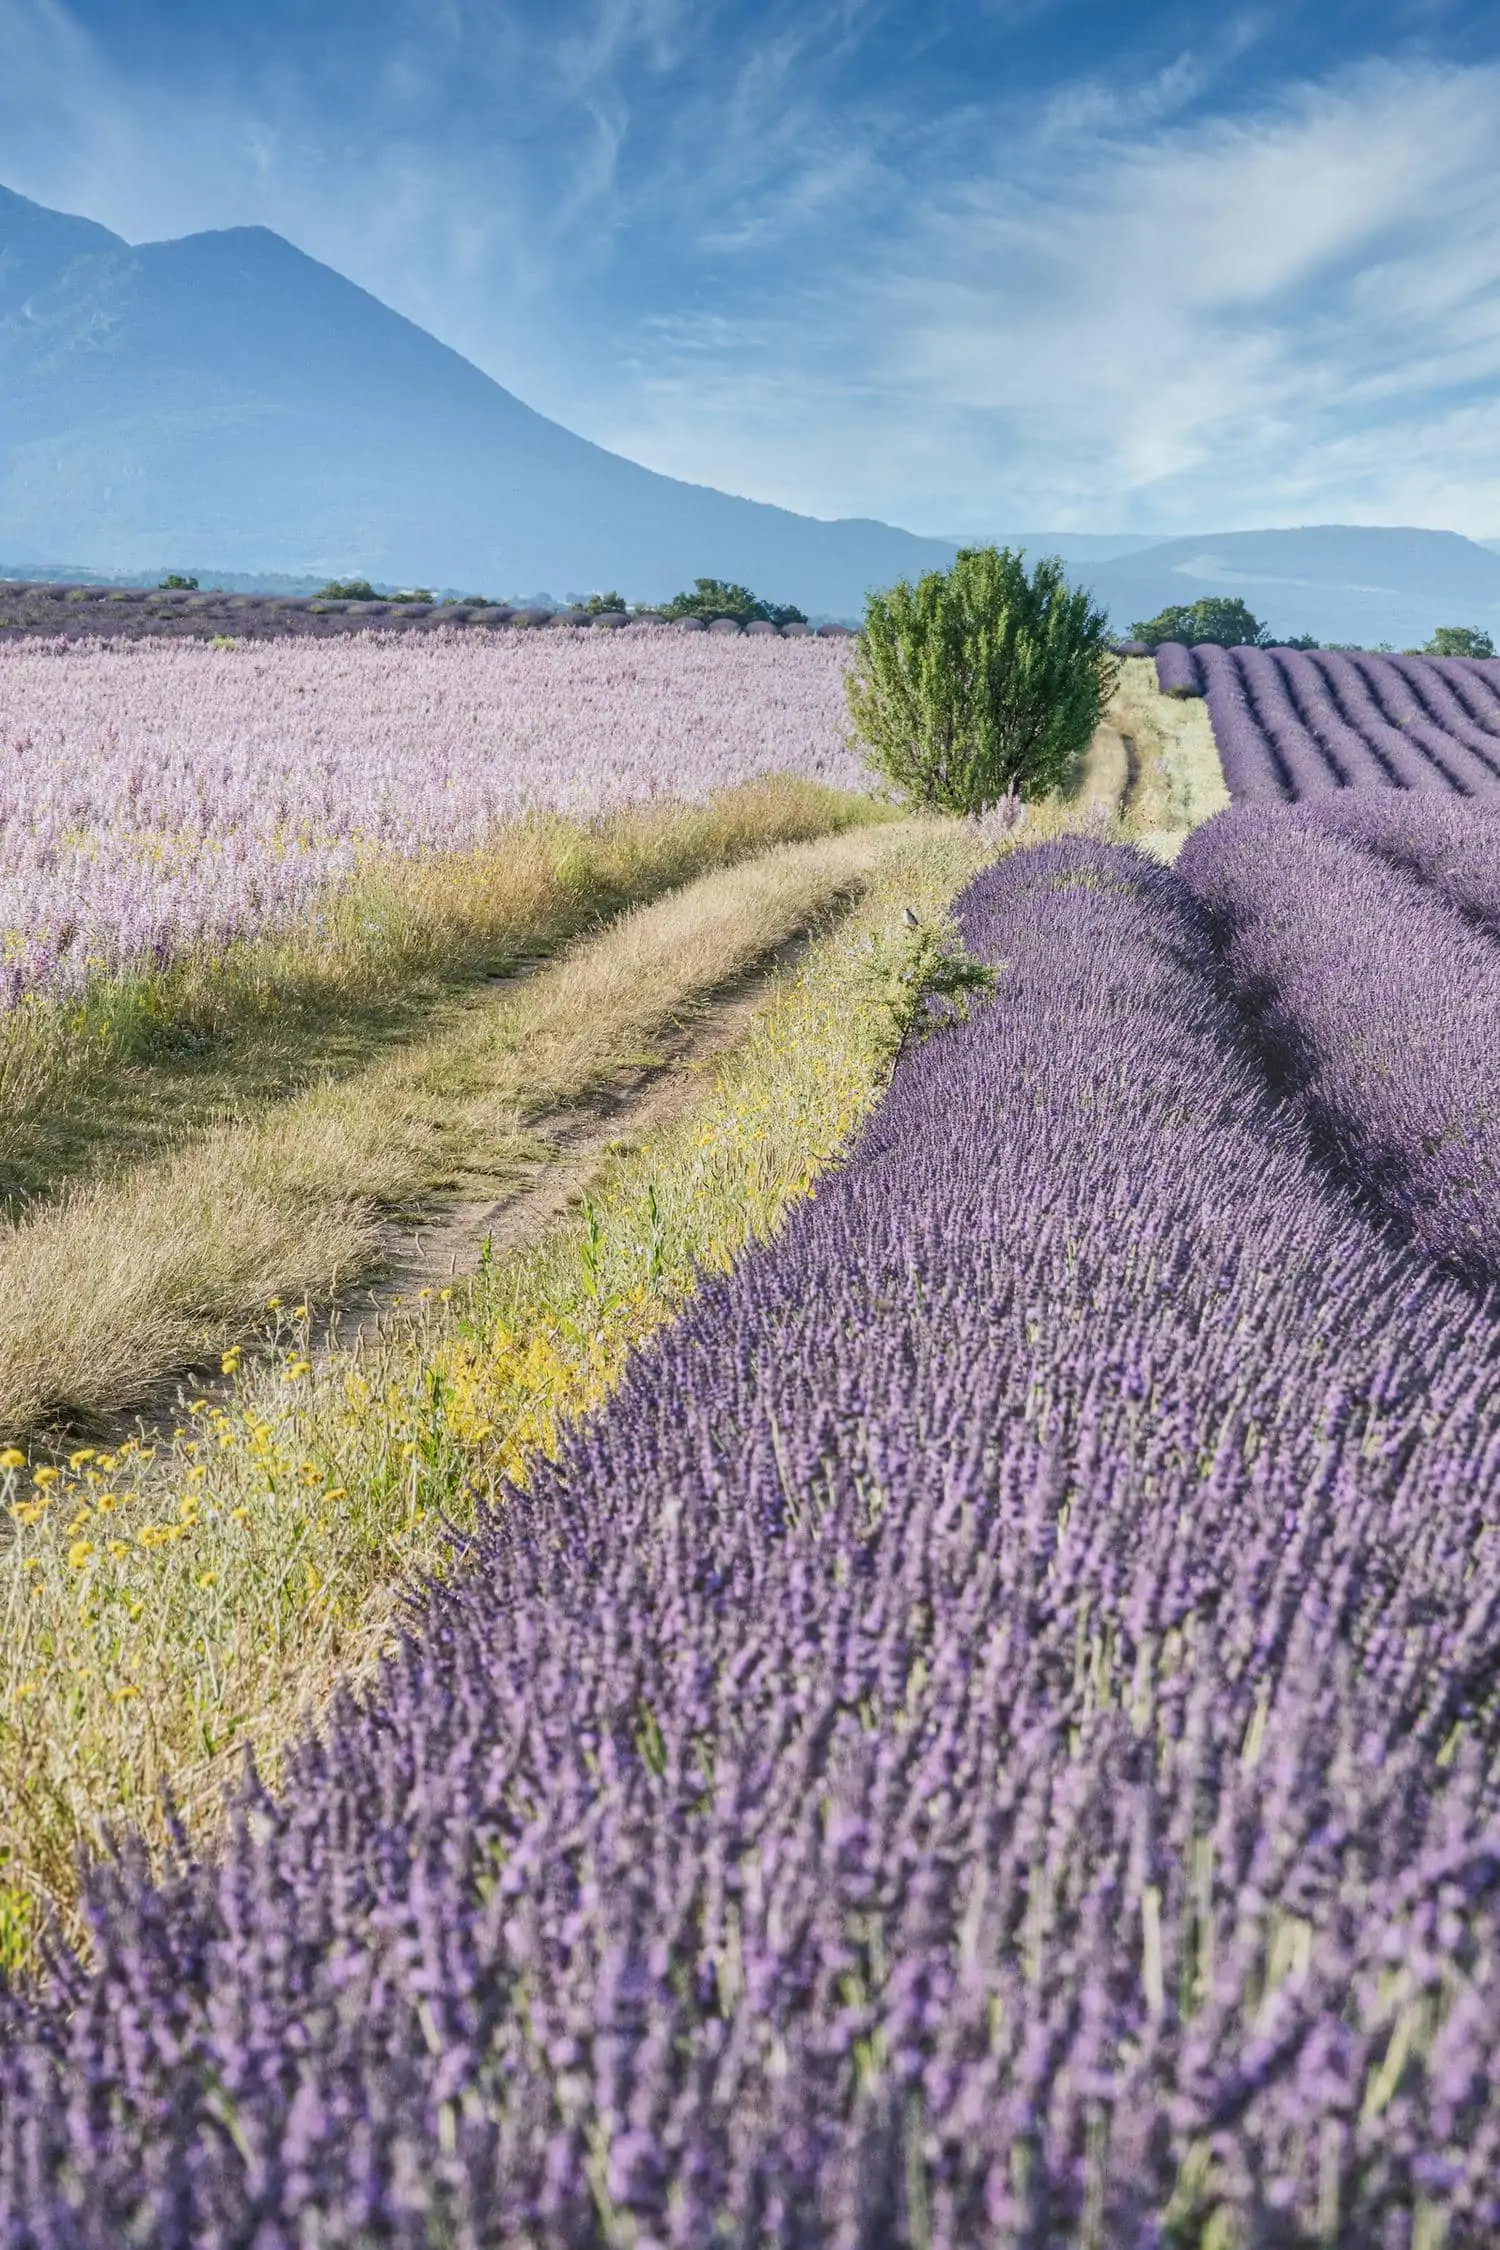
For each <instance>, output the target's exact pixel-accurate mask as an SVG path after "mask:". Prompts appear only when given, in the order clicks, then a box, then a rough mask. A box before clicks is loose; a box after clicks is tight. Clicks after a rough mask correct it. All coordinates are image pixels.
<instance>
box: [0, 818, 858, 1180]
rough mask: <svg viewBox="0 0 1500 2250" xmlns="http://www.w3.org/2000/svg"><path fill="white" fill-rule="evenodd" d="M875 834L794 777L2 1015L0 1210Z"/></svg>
mask: <svg viewBox="0 0 1500 2250" xmlns="http://www.w3.org/2000/svg"><path fill="white" fill-rule="evenodd" d="M880 817H883V816H882V814H881V811H880V808H878V807H876V806H875V805H873V804H872V803H871V802H870V801H869V800H868V799H865V798H856V797H847V796H841V795H840V794H838V793H837V792H836V791H833V790H829V789H824V788H822V787H821V786H820V785H818V784H817V783H813V782H807V781H799V780H797V779H795V778H792V777H789V776H777V777H773V778H770V779H767V780H763V781H759V782H754V783H750V784H747V785H746V786H744V787H741V788H735V789H730V790H726V791H724V792H723V793H722V794H721V795H719V796H718V797H715V798H712V799H710V800H709V801H708V802H706V803H704V804H697V805H683V804H679V803H674V802H670V801H669V802H658V803H655V804H650V805H644V806H634V807H630V808H627V809H626V810H624V811H620V812H615V813H612V814H609V815H607V816H605V817H602V818H600V819H597V820H587V821H577V820H563V819H560V818H556V817H553V816H550V815H539V816H537V817H535V818H532V819H528V820H524V821H520V822H518V823H516V824H515V825H514V826H512V827H509V828H505V829H502V830H501V831H499V833H498V834H496V835H495V836H493V837H492V838H491V839H490V840H489V841H488V842H487V843H486V844H484V845H483V846H480V847H476V848H474V849H472V850H466V851H462V852H448V853H439V854H435V855H429V856H427V857H424V858H415V859H400V858H396V857H394V856H386V857H383V858H379V859H375V860H371V861H368V862H367V863H366V864H365V865H364V866H363V868H362V870H361V872H360V874H359V876H358V877H357V879H356V880H354V881H353V882H352V883H351V884H350V886H349V887H348V888H347V889H346V890H343V891H338V892H335V893H334V894H332V895H331V896H329V897H327V898H324V899H323V900H321V901H320V903H319V904H318V905H317V906H316V908H315V909H313V910H310V911H309V912H308V913H307V914H306V915H305V916H304V917H303V918H301V919H300V920H297V921H295V922H294V923H293V924H291V925H290V926H289V927H287V928H285V929H283V930H281V931H280V932H278V933H277V934H276V935H274V936H270V937H264V938H259V939H256V940H254V941H247V942H245V943H242V944H238V945H233V946H230V947H229V948H228V949H227V951H226V950H214V949H212V948H210V947H207V946H199V947H196V948H189V949H188V950H187V951H185V952H184V953H181V954H179V955H178V956H177V957H176V958H175V959H173V960H172V961H170V962H169V963H168V964H167V965H166V966H165V967H164V968H162V969H160V970H156V971H153V972H152V973H150V974H144V973H141V974H133V975H130V976H125V977H96V978H95V979H94V981H93V982H92V983H91V984H90V986H89V987H88V988H87V990H86V991H85V992H84V994H83V995H82V997H81V998H79V999H77V1000H68V1001H62V1000H57V999H48V998H46V997H33V998H32V999H30V1000H28V1001H26V1002H25V1003H23V1004H22V1005H21V1006H19V1007H17V1008H14V1009H11V1010H9V1011H8V1012H5V1013H3V1014H0V1208H3V1209H4V1210H6V1211H8V1212H9V1213H11V1214H12V1215H16V1214H18V1213H19V1212H21V1211H22V1210H24V1209H25V1208H26V1207H27V1206H28V1204H30V1203H32V1202H34V1201H35V1200H36V1199H37V1198H39V1197H42V1196H45V1195H46V1194H48V1193H49V1192H52V1191H55V1189H56V1188H57V1187H58V1186H59V1185H60V1184H61V1183H64V1182H66V1181H70V1180H86V1179H88V1178H90V1177H91V1176H93V1175H95V1174H97V1173H106V1174H108V1175H110V1176H111V1177H117V1176H118V1174H119V1172H120V1171H121V1169H122V1168H123V1167H127V1166H129V1165H130V1164H132V1163H134V1162H137V1161H139V1160H141V1159H142V1158H145V1157H149V1156H151V1155H154V1154H158V1153H160V1151H161V1150H162V1149H163V1148H164V1147H169V1146H171V1145H173V1144H175V1143H178V1142H180V1141H181V1140H183V1139H184V1138H185V1137H187V1136H189V1135H191V1134H193V1133H195V1132H201V1131H203V1130H205V1129H207V1128H209V1127H212V1126H214V1125H218V1124H222V1123H224V1122H225V1121H227V1120H229V1119H244V1118H247V1117H253V1116H255V1115H256V1114H258V1113H259V1112H261V1111H263V1110H265V1109H268V1108H270V1107H272V1106H274V1105H275V1104H276V1103H278V1102H280V1101H283V1100H285V1099H286V1098H287V1097H288V1096H290V1095H294V1094H296V1093H298V1092H300V1091H301V1090H302V1089H304V1088H305V1087H307V1086H309V1085H311V1084H315V1083H318V1082H319V1081H321V1080H324V1079H326V1078H329V1077H342V1076H346V1075H348V1074H349V1073H351V1072H353V1071H356V1070H359V1069H361V1068H363V1067H364V1066H365V1065H366V1064H367V1063H368V1062H369V1061H370V1059H371V1058H372V1056H374V1055H376V1054H378V1053H379V1052H380V1051H381V1050H382V1048H386V1047H390V1046H392V1045H399V1044H400V1043H401V1042H402V1041H404V1040H409V1039H411V1038H412V1037H414V1036H416V1035H418V1034H419V1033H420V1032H421V1030H422V1029H423V1027H424V1026H426V1025H427V1024H429V1023H430V1022H431V1021H432V1020H433V1019H434V1018H441V1017H442V1016H443V1014H444V1012H445V1011H447V1012H449V1013H451V1012H453V1011H455V1010H457V1009H459V1008H461V1007H462V1006H463V1005H464V1003H465V997H466V994H467V993H468V991H469V990H470V989H471V988H473V987H474V986H476V985H482V984H483V983H484V982H485V980H487V979H489V978H492V977H495V976H499V975H503V974H505V973H506V971H507V970H508V969H510V968H512V967H513V966H514V964H515V962H516V960H517V959H518V958H521V959H528V958H535V957H536V956H537V955H539V954H547V953H550V952H552V951H553V950H555V948H556V947H557V946H559V945H561V944H563V943H565V942H566V941H567V940H569V939H571V938H573V937H576V936H577V935H578V934H579V933H580V932H581V931H583V930H586V929H588V928H590V927H592V926H593V925H595V924H597V923H598V922H600V921H602V920H603V919H605V918H606V917H607V916H609V915H611V914H614V913H618V912H620V911H621V910H622V909H624V908H626V907H629V906H633V905H638V904H640V903H641V902H643V901H644V900H647V899H651V898H654V897H657V896H659V895H660V894H661V893H662V892H663V891H665V890H669V889H671V888H672V887H673V886H674V885H675V884H679V883H683V882H687V881H689V880H691V879H692V878H693V877H694V876H698V875H702V874H705V873H707V872H708V871H710V870H711V869H713V868H716V867H724V866H729V865H732V864H733V863H734V862H735V861H737V860H741V859H744V858H745V857H746V856H747V855H748V854H750V853H752V852H755V851H761V850H764V849H766V848H767V847H768V846H770V845H773V844H778V843H787V842H794V841H797V840H799V839H802V838H806V837H812V836H817V835H822V834H827V833H832V832H837V831H839V830H842V829H845V828H848V827H851V826H854V825H856V824H858V823H861V822H868V821H870V820H872V819H878V818H880Z"/></svg>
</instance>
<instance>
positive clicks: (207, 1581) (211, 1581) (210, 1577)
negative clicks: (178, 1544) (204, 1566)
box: [198, 1570, 218, 1586]
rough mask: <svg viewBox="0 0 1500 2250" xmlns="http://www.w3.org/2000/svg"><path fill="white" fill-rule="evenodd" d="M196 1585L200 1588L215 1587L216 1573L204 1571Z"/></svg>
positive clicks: (216, 1581)
mask: <svg viewBox="0 0 1500 2250" xmlns="http://www.w3.org/2000/svg"><path fill="white" fill-rule="evenodd" d="M198 1583H199V1585H200V1586H213V1585H216V1584H217V1583H218V1572H217V1571H214V1570H205V1571H204V1572H203V1573H202V1575H201V1576H200V1578H199V1580H198Z"/></svg>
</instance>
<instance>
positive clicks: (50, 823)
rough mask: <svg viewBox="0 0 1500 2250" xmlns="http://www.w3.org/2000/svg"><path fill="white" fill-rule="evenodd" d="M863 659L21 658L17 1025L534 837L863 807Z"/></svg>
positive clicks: (185, 646)
mask: <svg viewBox="0 0 1500 2250" xmlns="http://www.w3.org/2000/svg"><path fill="white" fill-rule="evenodd" d="M845 661H846V657H845V652H844V649H843V648H842V647H841V646H840V644H838V643H837V642H827V641H819V640H805V641H783V640H776V639H769V638H768V639H763V640H762V639H729V638H719V637H710V636H708V635H706V634H704V635H688V634H678V633H673V632H670V631H665V630H661V631H657V630H651V629H632V630H631V631H630V632H628V633H619V634H602V633H600V634H588V635H583V634H571V633H570V634H561V633H559V634H521V633H516V634H506V635H504V636H500V635H496V636H495V637H493V638H487V639H485V640H483V641H476V640H472V639H465V638H463V637H462V636H461V635H459V634H457V633H453V634H447V633H438V634H434V635H432V636H431V637H426V636H424V637H423V638H422V639H420V640H416V639H412V638H405V639H399V638H397V637H396V636H394V635H393V636H389V637H387V636H384V635H373V634H372V635H368V636H363V635H362V636H360V637H358V638H355V637H352V636H351V637H350V638H348V639H340V640H322V641H296V640H285V641H278V642H273V643H260V644H248V643H247V644H241V645H239V646H237V647H235V648H230V649H223V648H214V647H212V646H210V645H208V644H205V643H200V642H187V641H160V640H157V641H136V642H133V643H126V642H120V641H115V642H108V641H91V642H86V643H75V644H73V645H64V644H61V643H57V642H50V643H49V642H38V641H30V642H23V643H19V644H17V645H15V646H14V647H10V648H5V649H0V954H3V958H0V1006H10V1005H14V1004H15V1003H16V1002H17V1001H18V1000H19V999H21V998H22V997H23V996H24V995H25V994H27V993H28V992H37V991H52V992H56V991H62V992H72V991H77V990H78V989H80V988H81V986H82V985H83V984H84V983H86V982H87V981H88V979H89V977H90V976H91V975H93V974H95V973H97V971H99V970H100V969H121V968H126V967H129V966H131V965H132V964H135V963H139V962H142V961H148V960H153V959H154V960H157V961H162V962H165V961H166V960H169V959H170V958H171V957H172V956H173V955H174V954H176V953H178V952H179V951H181V950H182V949H183V948H184V947H185V946H188V945H193V944H201V943H208V944H210V945H218V944H223V943H225V942H228V941H229V940H232V939H234V938H237V937H242V936H248V935H252V934H254V933H256V932H258V931H261V930H264V929H266V928H268V927H271V926H274V925H275V924H276V923H278V922H282V921H285V920H286V919H288V918H289V917H291V916H294V915H296V914H297V913H299V912H300V911H304V910H305V909H306V908H308V907H309V906H310V905H312V904H313V903H314V902H315V901H316V900H317V899H318V898H320V897H322V896H325V895H327V893H328V891H329V889H330V887H331V886H333V885H336V884H338V883H339V882H341V881H343V880H344V879H345V878H347V876H348V874H349V873H350V871H351V870H352V869H353V868H354V867H356V866H357V865H358V864H359V862H360V860H361V858H363V857H365V856H368V855H369V854H370V853H372V852H394V853H399V854H403V855H410V854H414V853H421V852H428V851H441V850H446V849H453V848H456V847H462V846H465V845H471V844H475V843H478V842H480V841H481V840H482V839H483V838H484V837H485V836H487V835H489V834H490V833H492V832H493V831H494V830H495V829H496V828H497V827H498V826H500V825H501V824H502V823H503V822H505V821H508V820H512V819H514V818H516V817H517V816H518V815H520V814H524V813H526V812H528V811H542V810H545V811H555V812H562V813H570V814H579V815H589V814H594V813H603V812H607V811H610V810H612V809H613V808H615V807H617V806H620V805H624V804H628V803H632V802H638V801H640V800H642V799H647V798H652V797H663V796H667V797H676V798H688V799H695V798H701V797H705V796H707V795H709V794H710V793H711V792H712V791H714V790H716V789H721V788H724V787H726V786H728V785H730V784H732V783H735V782H741V781H747V780H750V779H751V778H753V777H754V776H755V775H757V774H763V773H770V772H785V773H796V774H801V775H804V776H808V777H810V778H812V779H815V780H819V781H826V782H830V783H833V784H835V785H838V786H841V787H850V788H855V787H859V786H860V784H861V779H862V775H861V769H860V767H859V765H858V763H857V762H856V760H855V759H854V758H853V757H852V756H851V755H850V753H849V751H848V750H847V748H846V747H845V744H844V737H843V708H844V706H843V690H842V671H843V666H844V663H845Z"/></svg>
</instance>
